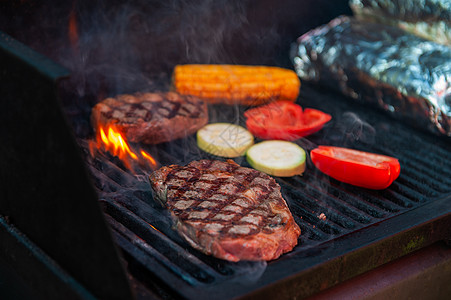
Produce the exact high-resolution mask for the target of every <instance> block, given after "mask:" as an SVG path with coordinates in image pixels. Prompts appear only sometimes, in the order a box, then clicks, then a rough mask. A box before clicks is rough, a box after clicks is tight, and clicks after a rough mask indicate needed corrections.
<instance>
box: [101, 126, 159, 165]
mask: <svg viewBox="0 0 451 300" xmlns="http://www.w3.org/2000/svg"><path fill="white" fill-rule="evenodd" d="M96 142H97V145H96V148H97V149H100V150H103V151H108V152H110V153H111V154H112V155H113V156H117V157H118V158H119V159H120V160H121V161H122V162H123V163H124V165H125V167H127V168H128V169H129V170H131V171H133V165H134V162H136V163H138V164H139V165H140V166H142V167H150V168H151V169H152V170H154V169H155V168H156V167H157V166H158V162H157V161H156V160H155V159H154V158H153V157H152V155H150V154H149V153H147V152H146V151H144V150H140V151H139V152H135V151H133V150H132V149H131V148H130V145H129V143H128V142H127V140H126V138H125V137H124V136H123V135H122V133H121V132H120V131H119V130H117V129H116V128H115V127H114V125H108V126H105V127H101V126H100V127H99V128H98V130H97V137H96Z"/></svg>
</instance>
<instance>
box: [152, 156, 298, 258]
mask: <svg viewBox="0 0 451 300" xmlns="http://www.w3.org/2000/svg"><path fill="white" fill-rule="evenodd" d="M150 181H151V185H152V189H153V191H154V193H155V196H156V198H157V199H158V200H160V201H161V202H162V203H163V205H164V206H165V207H166V208H167V209H169V210H170V211H171V215H172V217H173V218H174V227H175V229H176V230H177V232H178V233H179V234H180V235H181V236H182V237H183V238H185V239H186V241H187V242H188V243H189V244H190V245H191V246H193V247H194V248H196V249H198V250H200V251H202V252H204V253H206V254H208V255H213V256H215V257H218V258H221V259H225V260H229V261H234V262H236V261H240V260H254V261H256V260H272V259H276V258H278V257H279V256H280V255H282V254H283V253H285V252H288V251H291V250H292V249H293V247H294V246H296V244H297V242H298V237H299V235H300V233H301V230H300V229H299V226H298V225H297V224H296V223H295V221H294V219H293V216H292V215H291V213H290V211H289V209H288V206H287V204H286V202H285V200H284V199H283V198H282V195H281V193H280V186H279V185H278V184H277V183H276V181H275V180H274V179H273V178H272V177H270V176H268V175H266V174H264V173H262V172H260V171H257V170H254V169H250V168H245V167H241V166H240V165H238V164H236V163H235V162H233V161H232V160H229V161H227V162H222V161H217V160H200V161H193V162H191V163H190V164H188V165H187V166H178V165H171V166H166V167H162V168H160V169H159V170H157V171H155V172H153V173H152V174H151V175H150Z"/></svg>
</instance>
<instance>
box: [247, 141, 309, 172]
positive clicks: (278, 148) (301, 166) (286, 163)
mask: <svg viewBox="0 0 451 300" xmlns="http://www.w3.org/2000/svg"><path fill="white" fill-rule="evenodd" d="M246 160H247V162H248V163H249V164H250V165H251V166H252V167H253V168H254V169H256V170H259V171H262V172H264V173H267V174H269V175H273V176H279V177H290V176H294V175H302V173H304V170H305V151H304V149H302V148H301V147H299V146H298V145H297V144H295V143H292V142H287V141H279V140H270V141H264V142H261V143H258V144H255V145H253V146H252V147H250V148H249V149H248V150H247V153H246Z"/></svg>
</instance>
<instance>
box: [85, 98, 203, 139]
mask: <svg viewBox="0 0 451 300" xmlns="http://www.w3.org/2000/svg"><path fill="white" fill-rule="evenodd" d="M91 122H92V125H93V126H94V128H95V129H97V128H98V127H99V125H102V126H106V125H113V126H114V127H115V128H117V129H118V130H120V131H121V132H122V133H123V134H124V135H125V136H126V137H127V140H128V141H130V142H134V143H139V142H141V143H145V144H159V143H163V142H169V141H172V140H175V139H178V138H182V137H185V136H187V135H190V134H193V133H195V132H196V131H197V130H198V129H199V128H201V127H202V126H204V125H205V124H207V122H208V112H207V105H206V104H205V103H204V102H203V101H202V100H200V99H198V98H195V97H192V96H185V95H180V94H177V93H174V92H166V93H136V94H133V95H119V96H117V97H115V98H107V99H105V100H103V101H101V102H99V103H97V104H96V105H95V106H94V108H93V109H92V114H91Z"/></svg>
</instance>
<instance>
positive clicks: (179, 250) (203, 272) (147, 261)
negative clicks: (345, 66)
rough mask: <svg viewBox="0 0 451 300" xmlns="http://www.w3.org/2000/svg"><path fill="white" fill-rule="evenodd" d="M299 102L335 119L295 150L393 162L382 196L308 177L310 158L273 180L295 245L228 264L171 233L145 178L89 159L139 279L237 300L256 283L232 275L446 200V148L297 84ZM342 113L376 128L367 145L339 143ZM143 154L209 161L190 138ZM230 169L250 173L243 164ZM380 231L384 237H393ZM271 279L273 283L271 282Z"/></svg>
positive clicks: (449, 150)
mask: <svg viewBox="0 0 451 300" xmlns="http://www.w3.org/2000/svg"><path fill="white" fill-rule="evenodd" d="M305 89H306V90H305ZM304 97H305V99H303V98H301V99H300V102H301V104H302V105H303V106H307V107H316V108H319V109H322V110H324V111H327V112H329V113H331V114H332V115H333V118H334V119H333V120H334V122H333V124H332V125H328V126H326V128H324V129H323V131H322V132H319V133H317V134H315V135H313V136H312V137H309V138H304V139H301V140H298V141H296V142H297V143H298V144H299V145H300V146H301V147H303V148H304V149H305V150H306V151H307V152H309V150H311V149H313V148H314V147H316V145H318V144H335V145H340V146H346V147H352V148H356V149H360V150H364V151H370V152H377V153H381V154H386V155H391V156H394V157H397V158H399V160H400V163H401V175H400V177H399V178H398V179H397V180H396V181H395V182H394V183H393V184H392V185H391V186H390V187H389V188H388V189H386V190H382V191H371V190H366V189H362V188H358V187H354V186H350V185H347V184H344V183H340V182H338V181H336V180H334V179H331V178H329V177H328V176H326V175H324V174H322V173H321V172H319V171H318V170H316V169H315V167H314V166H313V165H312V163H311V161H310V160H308V162H307V170H306V172H305V174H304V175H303V176H302V177H300V176H296V177H291V178H276V180H277V182H278V183H279V184H280V185H281V187H282V193H283V195H284V197H285V199H286V200H287V202H288V204H289V206H290V209H291V211H292V213H293V216H294V218H295V221H296V222H297V223H298V224H299V226H300V227H301V230H302V234H301V237H300V241H299V242H300V243H299V245H298V246H297V247H296V248H295V249H294V250H293V251H292V252H291V253H289V254H286V255H284V256H283V257H282V258H280V259H279V260H277V261H273V262H269V263H268V264H267V265H266V263H249V262H245V263H230V262H226V261H222V260H218V259H215V258H213V257H209V256H206V255H203V254H202V253H200V252H198V251H196V250H194V249H192V248H191V247H190V246H189V245H188V244H187V243H186V242H184V241H183V240H182V239H181V238H180V237H179V236H178V235H177V234H176V233H175V232H174V231H173V230H172V229H171V224H170V222H169V216H168V214H167V213H166V212H165V211H164V210H162V209H160V208H159V207H158V206H157V205H156V204H155V203H154V202H153V200H152V195H151V193H150V186H149V184H148V182H147V178H146V174H140V175H131V174H129V173H127V172H124V170H122V169H121V168H120V167H118V166H117V165H116V164H115V163H114V162H112V161H109V160H102V159H90V158H89V157H88V158H87V161H88V165H89V166H90V167H91V169H92V171H93V172H92V173H93V174H94V182H95V185H96V187H97V189H98V191H99V195H100V198H101V203H102V205H103V208H104V211H105V214H106V216H107V220H108V221H109V223H110V224H111V227H112V229H113V232H114V234H115V236H116V240H117V242H118V244H119V245H120V247H121V248H122V249H123V251H124V252H125V253H127V254H128V257H129V258H130V259H132V260H133V261H135V263H137V264H138V265H140V266H141V269H142V270H143V272H148V273H149V274H152V276H153V277H156V278H158V279H159V280H161V282H163V283H165V284H166V285H168V287H169V289H171V290H173V291H175V293H181V294H183V295H184V296H185V297H187V298H208V295H209V292H210V291H211V289H213V288H215V289H218V287H219V288H220V289H221V292H222V294H221V295H222V296H221V297H225V298H227V297H229V296H230V295H233V296H236V294H233V293H243V291H244V292H249V291H252V286H253V284H254V283H255V282H251V283H249V284H248V285H247V286H246V287H244V288H243V289H242V291H241V292H240V291H239V290H238V289H237V290H236V291H235V292H231V291H228V289H227V287H228V286H229V285H230V284H231V283H236V282H237V278H248V277H250V276H251V275H250V274H255V270H258V271H260V273H258V272H257V273H258V274H261V272H264V270H265V268H270V267H272V266H277V265H278V264H281V265H283V263H282V262H283V261H286V260H293V261H294V262H296V261H298V260H299V259H300V258H305V257H307V256H309V255H311V251H314V252H315V251H318V249H321V247H323V245H326V244H327V242H334V241H337V240H338V239H340V238H344V239H346V236H347V235H348V234H350V233H355V232H358V231H359V230H361V229H365V228H369V227H370V226H371V225H374V224H378V223H380V222H383V221H385V220H387V219H390V218H393V217H395V216H398V215H401V214H404V213H406V212H407V211H411V210H414V209H416V208H419V207H421V206H423V205H426V204H428V203H432V202H434V201H436V200H437V199H442V198H443V197H449V196H450V194H451V176H450V175H451V163H450V162H449V160H448V158H449V157H451V147H450V143H449V141H446V140H441V139H439V138H436V137H432V136H428V135H424V134H423V133H421V132H415V131H413V130H412V129H411V128H409V127H406V126H404V125H403V124H401V123H399V122H397V121H394V120H391V119H389V118H388V117H386V116H385V115H381V114H380V113H379V112H377V111H375V112H371V111H369V110H368V109H367V108H365V107H359V106H358V105H352V106H351V105H350V103H348V102H347V100H346V99H341V101H338V102H336V101H334V100H332V99H333V98H337V96H336V95H333V97H332V96H330V95H329V96H328V95H327V93H322V94H321V95H319V94H318V93H317V92H316V91H315V89H314V88H309V87H308V86H307V87H304ZM318 98H321V99H322V100H324V101H318V102H320V103H321V105H315V104H317V102H315V103H309V102H308V100H307V99H318ZM309 104H310V105H309ZM330 107H333V110H332V111H331V110H329V109H328V108H330ZM350 107H352V113H353V114H354V115H355V116H358V117H359V120H360V121H362V120H364V122H365V123H366V124H371V126H372V128H374V130H375V132H376V134H375V136H374V140H365V139H362V136H360V137H359V138H354V139H343V130H342V128H339V127H337V125H340V116H343V115H344V114H345V113H347V112H349V109H350ZM222 109H223V108H221V111H222ZM218 121H219V120H218ZM334 124H335V125H334ZM340 126H341V125H340ZM348 133H349V132H348ZM348 136H349V135H348ZM351 136H354V137H355V136H356V135H352V134H351ZM187 149H188V151H187ZM148 150H149V152H151V153H153V154H155V156H156V158H157V159H158V160H159V161H160V162H161V163H162V164H163V165H165V164H169V163H176V164H186V163H188V162H189V161H191V160H197V159H201V158H212V157H211V156H208V155H206V154H204V153H201V152H200V151H199V150H198V149H197V147H196V143H195V140H194V137H188V138H185V139H183V140H178V141H175V142H173V143H168V144H164V145H160V146H152V147H151V148H149V149H148ZM237 162H238V163H240V164H242V165H243V166H248V165H247V163H246V161H245V160H244V159H243V158H239V159H237ZM322 214H323V215H322ZM322 216H325V218H324V217H322ZM407 225H408V224H407ZM385 234H386V235H388V236H390V234H391V233H390V232H389V233H385ZM337 253H341V252H340V251H338V252H337ZM345 253H346V251H345ZM303 270H304V271H305V266H299V272H300V271H303ZM356 272H357V271H356ZM359 272H361V271H359ZM281 276H282V275H281ZM276 278H277V276H274V280H276ZM255 280H256V281H257V280H258V278H257V279H255ZM343 280H344V279H343ZM262 284H263V283H262ZM221 287H222V288H221ZM254 287H255V285H254ZM230 293H232V294H230Z"/></svg>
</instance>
